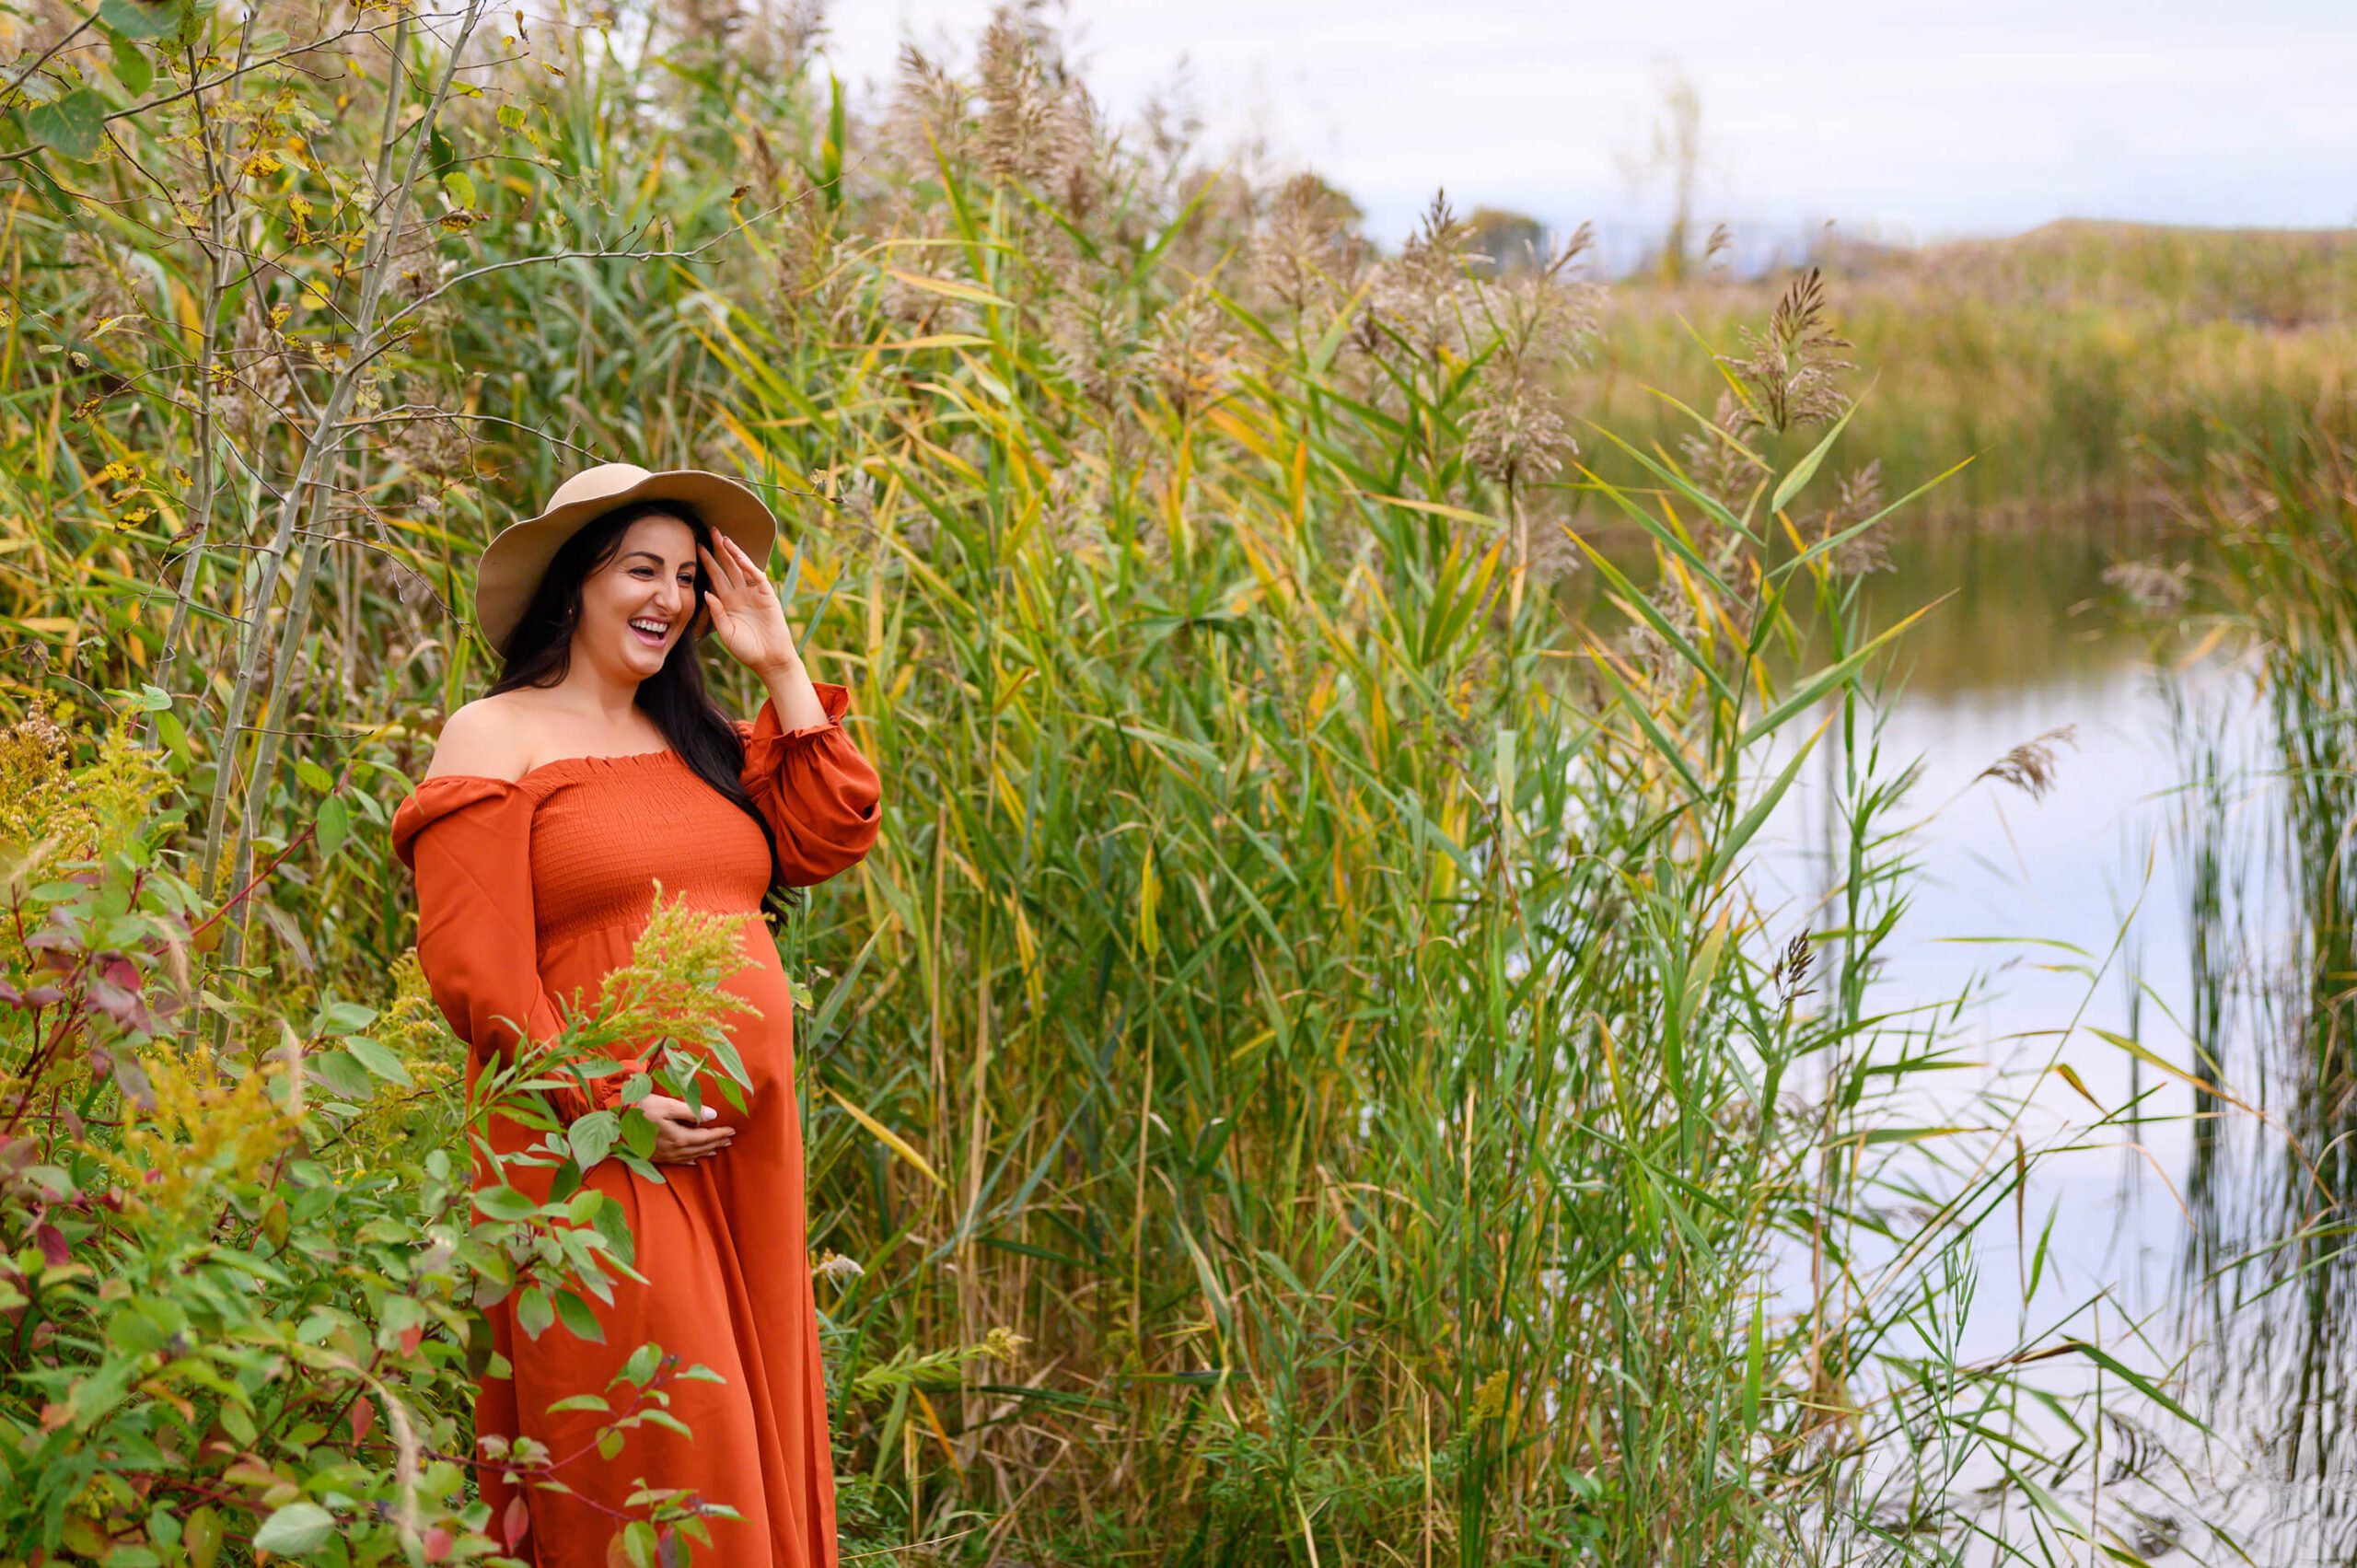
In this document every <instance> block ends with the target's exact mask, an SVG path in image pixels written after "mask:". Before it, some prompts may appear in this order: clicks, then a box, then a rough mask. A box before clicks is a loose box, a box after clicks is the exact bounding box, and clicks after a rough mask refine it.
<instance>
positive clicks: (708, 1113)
mask: <svg viewBox="0 0 2357 1568" xmlns="http://www.w3.org/2000/svg"><path fill="white" fill-rule="evenodd" d="M719 1115H720V1112H719V1111H717V1110H715V1109H713V1108H712V1107H711V1106H705V1107H704V1108H703V1119H704V1120H705V1121H713V1120H714V1119H715V1118H716V1117H718V1116H719Z"/></svg>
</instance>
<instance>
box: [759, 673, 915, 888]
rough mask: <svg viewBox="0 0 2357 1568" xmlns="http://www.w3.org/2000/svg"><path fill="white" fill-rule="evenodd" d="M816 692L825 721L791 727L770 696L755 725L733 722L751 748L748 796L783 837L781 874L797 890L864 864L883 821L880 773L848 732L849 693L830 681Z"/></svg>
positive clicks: (816, 682)
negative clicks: (845, 716)
mask: <svg viewBox="0 0 2357 1568" xmlns="http://www.w3.org/2000/svg"><path fill="white" fill-rule="evenodd" d="M810 689H811V690H812V691H816V692H817V693H818V694H819V707H820V708H822V709H824V710H825V712H826V715H827V717H826V720H825V722H824V723H821V724H814V725H807V726H804V727H803V728H800V729H787V728H786V727H785V726H784V724H783V722H782V721H781V720H780V719H779V718H778V714H777V704H776V703H775V702H773V701H772V700H771V699H769V698H763V699H762V700H761V712H760V713H758V714H754V715H753V719H752V722H751V723H747V722H746V721H745V720H743V719H738V720H737V721H735V722H736V726H737V736H738V738H740V739H742V740H743V741H744V743H745V772H744V785H745V793H746V794H747V795H749V796H751V797H752V801H753V805H754V807H756V808H757V809H758V810H759V811H760V812H761V816H762V818H763V819H764V820H766V821H767V822H768V823H769V825H770V830H771V831H772V833H774V834H776V835H777V854H778V865H779V870H780V872H781V874H782V875H783V876H784V879H785V882H786V884H787V886H789V887H795V888H807V887H811V886H813V885H815V884H817V883H819V882H823V881H825V880H826V879H827V878H828V877H832V876H835V875H837V874H838V873H840V872H842V871H847V870H849V869H850V868H851V867H852V866H853V865H858V864H859V861H860V857H861V856H863V855H865V854H866V853H867V851H868V846H869V845H871V844H873V843H874V842H876V830H877V828H878V827H879V826H880V825H881V823H882V820H883V813H882V811H881V809H880V804H879V803H880V802H881V800H882V798H883V787H882V785H881V784H879V783H878V781H877V777H876V770H875V768H874V767H872V766H871V765H870V764H869V762H868V761H867V759H866V758H865V757H863V756H861V755H860V754H859V748H858V747H856V746H853V744H852V741H851V736H850V735H849V734H848V733H847V732H846V731H845V730H844V729H843V712H844V710H845V709H847V708H849V707H850V706H851V691H850V689H849V688H848V687H843V686H838V685H836V684H834V683H833V682H832V681H827V680H813V681H812V682H811V683H810Z"/></svg>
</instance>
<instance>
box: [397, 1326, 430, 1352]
mask: <svg viewBox="0 0 2357 1568" xmlns="http://www.w3.org/2000/svg"><path fill="white" fill-rule="evenodd" d="M424 1338H425V1330H424V1328H423V1327H421V1326H418V1325H414V1324H413V1325H412V1326H411V1327H409V1328H406V1329H403V1330H401V1353H402V1354H403V1355H415V1354H416V1353H417V1347H418V1344H419V1342H421V1341H423V1340H424Z"/></svg>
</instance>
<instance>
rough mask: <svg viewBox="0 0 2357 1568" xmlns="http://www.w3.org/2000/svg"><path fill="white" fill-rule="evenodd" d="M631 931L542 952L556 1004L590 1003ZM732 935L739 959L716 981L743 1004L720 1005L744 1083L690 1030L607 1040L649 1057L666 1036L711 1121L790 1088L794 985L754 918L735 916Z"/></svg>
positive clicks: (748, 1113) (739, 1113) (744, 1116)
mask: <svg viewBox="0 0 2357 1568" xmlns="http://www.w3.org/2000/svg"><path fill="white" fill-rule="evenodd" d="M633 936H634V934H633V932H632V931H631V930H630V929H629V928H628V927H623V926H611V927H606V928H602V929H599V930H596V931H589V932H584V933H582V934H581V935H579V936H577V937H575V938H573V939H571V940H570V941H568V942H566V943H564V944H563V945H562V946H560V947H552V948H550V949H549V950H547V951H545V952H543V953H542V954H541V956H540V978H541V982H542V983H543V984H544V985H546V986H547V987H548V989H549V992H550V993H551V994H552V995H553V996H555V997H557V998H559V1007H560V1009H565V1008H570V1007H572V1006H574V1005H594V1003H595V1001H596V998H597V997H598V993H599V988H600V987H601V986H602V985H603V983H604V981H605V977H606V976H607V974H608V973H609V972H610V971H611V970H614V969H615V968H617V967H619V966H621V965H622V964H625V963H628V962H629V961H630V958H631V944H632V942H633ZM738 940H739V942H740V944H741V946H742V947H743V949H744V954H745V961H744V963H743V964H742V965H740V966H739V967H738V968H737V970H736V971H735V972H734V973H732V974H730V975H729V976H728V977H727V978H726V979H725V980H723V981H721V990H722V991H723V992H725V993H727V994H728V995H729V996H731V997H733V998H736V999H738V1000H740V1001H742V1002H744V1003H747V1004H749V1006H747V1007H745V1008H741V1009H736V1010H724V1011H723V1012H722V1013H721V1015H720V1023H721V1027H722V1028H723V1030H724V1031H725V1032H726V1036H727V1039H728V1042H729V1045H730V1046H731V1048H732V1049H733V1050H734V1051H735V1052H736V1055H737V1061H738V1063H739V1064H740V1065H741V1066H742V1067H743V1069H744V1074H745V1077H746V1079H747V1080H749V1086H744V1085H736V1084H735V1083H734V1080H733V1078H732V1075H731V1074H730V1073H729V1072H728V1070H727V1068H726V1064H725V1063H723V1061H722V1060H721V1058H720V1056H719V1054H718V1053H717V1052H715V1051H712V1050H711V1049H710V1048H709V1047H707V1046H706V1045H705V1044H704V1043H703V1042H702V1040H699V1039H696V1038H694V1037H692V1036H687V1037H682V1036H669V1037H666V1036H664V1035H662V1034H649V1035H646V1036H644V1037H641V1038H639V1039H637V1040H630V1041H626V1042H623V1043H621V1044H618V1045H616V1046H614V1047H613V1048H612V1052H613V1054H614V1055H615V1056H616V1057H617V1058H618V1059H623V1058H629V1057H633V1056H635V1057H642V1058H645V1059H647V1060H648V1061H649V1062H650V1063H651V1062H652V1061H653V1060H654V1058H655V1055H656V1052H658V1051H662V1050H664V1049H665V1048H666V1046H667V1044H668V1047H669V1048H671V1049H675V1050H677V1051H682V1052H684V1053H686V1054H687V1055H689V1056H691V1057H694V1058H695V1059H696V1060H697V1062H698V1063H699V1072H698V1074H697V1079H696V1081H697V1083H698V1084H699V1085H700V1086H701V1095H702V1100H703V1103H704V1104H705V1105H707V1106H709V1107H711V1108H712V1109H714V1110H715V1111H717V1112H719V1116H718V1118H717V1120H716V1121H715V1122H714V1123H713V1124H714V1125H737V1126H741V1125H744V1124H745V1123H746V1122H747V1121H749V1120H751V1118H752V1116H753V1115H754V1114H755V1113H756V1112H757V1111H758V1110H759V1109H761V1105H762V1102H763V1101H765V1100H767V1099H770V1098H772V1097H778V1098H783V1097H786V1096H789V1095H790V1094H791V1093H792V1090H793V1071H794V1067H793V1057H792V1046H791V1041H792V1037H793V1028H794V992H793V988H792V987H791V986H790V985H789V984H788V982H787V981H786V978H785V970H784V966H783V965H781V964H780V963H779V962H778V957H777V946H776V944H775V943H774V942H773V941H772V939H771V937H770V935H769V931H768V928H767V927H766V926H764V925H763V924H762V923H761V921H760V920H759V919H758V918H751V917H749V918H747V919H746V920H744V921H743V922H742V923H740V924H739V926H738ZM576 994H577V995H578V997H579V1003H578V1004H576V1003H575V996H576ZM724 1084H729V1085H731V1086H734V1087H735V1088H736V1090H737V1096H738V1098H742V1099H743V1100H744V1102H745V1103H744V1107H743V1109H738V1107H737V1105H736V1104H735V1103H733V1102H732V1100H731V1099H730V1097H729V1094H728V1091H727V1089H726V1088H724V1087H723V1085H724ZM657 1092H661V1091H660V1090H659V1089H658V1091H657Z"/></svg>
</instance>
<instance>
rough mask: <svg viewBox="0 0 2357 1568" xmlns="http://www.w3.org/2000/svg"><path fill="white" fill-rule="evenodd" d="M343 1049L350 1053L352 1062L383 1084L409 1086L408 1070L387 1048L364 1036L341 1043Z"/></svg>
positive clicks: (353, 1037) (355, 1036) (357, 1036)
mask: <svg viewBox="0 0 2357 1568" xmlns="http://www.w3.org/2000/svg"><path fill="white" fill-rule="evenodd" d="M343 1049H344V1050H346V1051H350V1052H352V1056H353V1060H354V1061H355V1062H357V1063H360V1065H362V1066H363V1067H366V1068H367V1069H368V1071H370V1072H371V1073H374V1074H377V1076H378V1077H379V1078H382V1079H384V1080H385V1082H387V1083H389V1084H400V1085H401V1086H403V1087H407V1086H409V1084H410V1082H411V1079H410V1075H409V1069H408V1068H406V1067H404V1066H402V1065H401V1058H400V1057H398V1056H395V1055H394V1054H393V1052H392V1049H391V1048H390V1047H389V1046H386V1045H382V1044H379V1043H378V1042H377V1041H376V1040H370V1039H369V1038H368V1037H367V1036H366V1035H354V1036H352V1037H351V1038H349V1039H348V1040H345V1041H344V1042H343Z"/></svg>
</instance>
